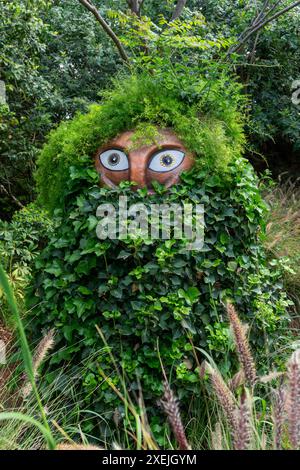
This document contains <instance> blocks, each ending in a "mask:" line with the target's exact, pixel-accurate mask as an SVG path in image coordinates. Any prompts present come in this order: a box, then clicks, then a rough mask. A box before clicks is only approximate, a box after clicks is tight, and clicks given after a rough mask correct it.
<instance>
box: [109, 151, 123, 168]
mask: <svg viewBox="0 0 300 470" xmlns="http://www.w3.org/2000/svg"><path fill="white" fill-rule="evenodd" d="M108 161H109V163H110V164H111V165H117V164H118V163H119V161H120V155H118V154H117V153H112V154H111V155H110V156H109V157H108Z"/></svg>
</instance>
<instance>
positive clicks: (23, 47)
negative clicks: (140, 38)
mask: <svg viewBox="0 0 300 470" xmlns="http://www.w3.org/2000/svg"><path fill="white" fill-rule="evenodd" d="M0 24H1V33H0V50H1V54H0V80H2V81H4V84H5V88H6V97H7V103H6V105H0V153H1V170H0V185H3V186H4V188H5V189H6V191H7V193H8V194H7V193H5V192H4V191H1V189H0V195H1V209H0V217H1V218H8V219H9V218H10V215H11V213H12V212H13V211H15V210H16V208H17V206H16V204H15V201H14V199H13V197H11V196H10V195H12V196H14V197H16V198H17V199H18V200H19V201H20V202H21V203H23V204H26V203H28V202H30V201H32V200H33V199H34V197H35V186H34V182H33V177H32V175H33V171H34V169H35V162H36V157H37V154H38V152H39V150H40V147H41V145H42V144H43V142H44V138H45V135H46V134H47V133H48V132H49V131H50V129H52V128H53V127H55V126H56V125H57V123H58V122H59V121H60V120H61V119H70V118H71V117H72V116H73V115H74V113H75V112H76V111H78V110H81V111H83V110H85V109H86V107H87V106H88V105H89V104H90V103H92V102H94V101H96V99H97V94H98V92H99V90H100V89H101V88H102V87H104V86H105V85H106V83H107V82H108V81H109V80H110V77H111V76H113V75H114V74H115V72H116V70H117V68H118V65H119V60H118V58H117V57H116V54H115V53H114V48H113V46H112V45H110V44H107V41H106V36H105V34H104V33H103V32H102V30H101V29H100V28H99V27H98V25H97V24H96V23H95V21H94V20H93V18H91V16H90V15H89V14H88V12H85V11H82V8H81V6H80V5H79V3H78V2H77V1H73V0H66V1H64V2H56V1H51V2H50V1H48V0H26V1H25V0H21V1H15V0H13V1H11V0H4V1H3V2H1V6H0Z"/></svg>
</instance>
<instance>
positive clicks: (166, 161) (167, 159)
mask: <svg viewBox="0 0 300 470" xmlns="http://www.w3.org/2000/svg"><path fill="white" fill-rule="evenodd" d="M162 162H163V164H164V165H166V166H169V165H171V164H172V163H173V158H172V157H171V156H170V155H165V156H164V157H163V158H162Z"/></svg>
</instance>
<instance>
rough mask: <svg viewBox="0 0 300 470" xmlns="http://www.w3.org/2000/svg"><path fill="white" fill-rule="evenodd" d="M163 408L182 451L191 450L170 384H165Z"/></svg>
mask: <svg viewBox="0 0 300 470" xmlns="http://www.w3.org/2000/svg"><path fill="white" fill-rule="evenodd" d="M161 404H162V407H163V409H164V411H165V413H166V415H167V416H168V419H169V422H170V424H171V427H172V431H173V433H174V436H175V438H176V441H177V443H178V446H179V449H180V450H189V449H190V446H189V444H188V441H187V438H186V435H185V430H184V426H183V424H182V421H181V416H180V411H179V405H178V400H177V398H176V397H175V395H174V393H173V392H172V390H171V389H170V386H169V384H168V382H166V381H165V382H164V395H163V398H162V400H161Z"/></svg>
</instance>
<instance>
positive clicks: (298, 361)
mask: <svg viewBox="0 0 300 470" xmlns="http://www.w3.org/2000/svg"><path fill="white" fill-rule="evenodd" d="M288 382H289V388H288V396H287V413H288V428H289V438H290V443H291V445H292V447H293V449H298V448H299V446H300V350H297V351H295V352H294V353H293V354H292V357H291V359H290V361H289V363H288Z"/></svg>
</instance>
